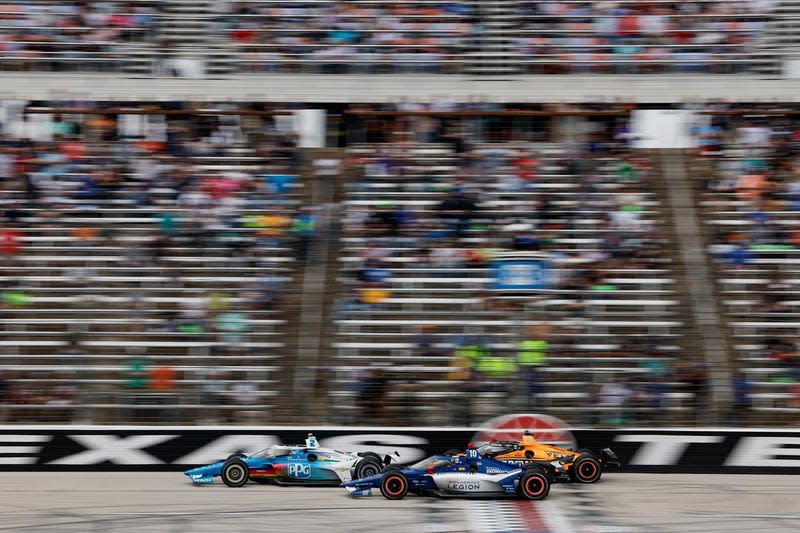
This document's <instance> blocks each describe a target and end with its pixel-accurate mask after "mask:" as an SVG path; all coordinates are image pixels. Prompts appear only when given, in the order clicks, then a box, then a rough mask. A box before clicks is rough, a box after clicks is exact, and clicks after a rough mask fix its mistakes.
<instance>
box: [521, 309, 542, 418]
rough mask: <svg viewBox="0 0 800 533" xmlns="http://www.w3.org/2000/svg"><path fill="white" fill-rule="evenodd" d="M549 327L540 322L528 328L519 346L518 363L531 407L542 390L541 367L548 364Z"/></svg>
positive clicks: (527, 401) (528, 403)
mask: <svg viewBox="0 0 800 533" xmlns="http://www.w3.org/2000/svg"><path fill="white" fill-rule="evenodd" d="M548 334H549V327H548V325H547V324H539V325H537V326H531V327H529V328H528V332H527V335H526V337H525V339H523V340H522V341H520V343H519V346H518V348H517V364H518V365H519V367H520V373H521V374H522V379H523V383H524V387H525V388H524V392H525V398H526V403H527V405H528V407H531V406H532V405H533V403H534V401H535V398H536V395H537V394H539V393H540V392H541V385H540V382H541V381H542V374H541V368H542V367H543V366H544V365H546V364H547V354H548V350H549V348H550V344H549V343H548V341H547V337H548Z"/></svg>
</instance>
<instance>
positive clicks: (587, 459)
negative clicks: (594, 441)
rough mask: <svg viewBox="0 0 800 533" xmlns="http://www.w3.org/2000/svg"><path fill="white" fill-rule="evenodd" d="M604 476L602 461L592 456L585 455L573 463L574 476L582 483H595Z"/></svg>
mask: <svg viewBox="0 0 800 533" xmlns="http://www.w3.org/2000/svg"><path fill="white" fill-rule="evenodd" d="M601 475H603V468H602V466H600V461H598V460H597V459H595V458H594V456H592V455H588V454H583V455H580V456H579V457H578V459H577V460H576V461H575V462H574V463H572V476H573V478H574V479H575V480H576V481H580V482H581V483H594V482H595V481H597V480H598V479H600V476H601Z"/></svg>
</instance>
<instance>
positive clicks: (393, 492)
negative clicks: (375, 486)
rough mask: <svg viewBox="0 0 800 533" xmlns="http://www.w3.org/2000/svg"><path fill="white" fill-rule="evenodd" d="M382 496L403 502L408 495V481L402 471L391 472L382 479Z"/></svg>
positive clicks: (386, 473)
mask: <svg viewBox="0 0 800 533" xmlns="http://www.w3.org/2000/svg"><path fill="white" fill-rule="evenodd" d="M381 494H383V497H384V498H386V499H387V500H402V499H403V498H405V496H406V494H408V479H407V478H406V476H405V475H404V474H403V473H402V472H401V471H400V470H397V469H395V470H389V471H388V472H385V473H384V474H383V477H381Z"/></svg>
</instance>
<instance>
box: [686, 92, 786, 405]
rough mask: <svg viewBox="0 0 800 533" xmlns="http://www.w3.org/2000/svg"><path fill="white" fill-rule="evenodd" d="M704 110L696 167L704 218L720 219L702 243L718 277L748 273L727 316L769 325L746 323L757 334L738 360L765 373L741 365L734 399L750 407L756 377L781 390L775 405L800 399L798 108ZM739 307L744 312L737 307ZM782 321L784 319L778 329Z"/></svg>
mask: <svg viewBox="0 0 800 533" xmlns="http://www.w3.org/2000/svg"><path fill="white" fill-rule="evenodd" d="M748 107H752V106H748ZM708 111H712V112H716V113H719V114H715V115H711V116H706V118H705V120H704V121H703V123H702V125H701V126H698V127H697V128H696V133H697V138H698V146H697V149H696V152H697V154H696V155H697V159H698V162H699V163H698V164H699V167H698V168H699V169H702V173H703V174H702V175H703V177H704V180H703V182H704V183H703V185H704V188H705V198H706V202H707V204H708V205H709V208H708V209H709V214H708V217H709V219H710V220H711V221H712V223H713V222H714V221H715V220H718V219H721V218H723V217H724V218H725V220H722V222H725V223H724V224H715V225H714V226H713V227H714V231H713V233H712V236H711V242H710V244H709V251H710V253H711V254H712V255H713V256H714V258H715V259H716V264H717V265H718V267H719V274H718V275H719V276H720V278H723V279H731V278H733V277H745V278H749V279H751V280H754V281H753V282H752V283H751V284H749V285H748V286H747V288H746V291H740V292H742V293H744V294H743V295H741V296H738V298H744V299H743V300H742V302H743V303H746V304H747V305H746V307H745V308H744V311H742V310H737V309H735V308H731V309H730V311H731V312H733V313H734V315H733V320H741V319H742V316H746V318H747V319H748V320H750V321H759V320H761V321H764V322H769V323H772V324H773V325H774V326H775V327H774V329H771V330H769V331H765V330H757V331H754V333H755V334H756V335H757V336H756V338H755V339H754V340H755V341H757V342H755V343H749V344H748V345H745V346H746V349H745V350H744V351H740V352H739V355H740V356H741V357H743V358H744V359H745V360H746V361H747V362H744V361H743V362H742V363H740V364H741V365H744V366H747V367H749V368H751V369H752V368H757V367H760V368H761V370H762V371H766V373H765V374H763V375H759V374H757V375H752V374H751V375H748V374H747V373H746V372H744V373H742V375H741V376H740V377H739V378H738V379H737V380H736V384H737V391H736V392H737V405H738V406H739V407H740V408H743V407H747V408H748V409H749V408H750V407H752V403H753V402H752V401H751V399H750V398H749V396H748V395H749V394H751V393H756V392H757V390H756V384H757V383H758V382H760V385H762V386H763V385H764V384H767V385H768V386H771V388H770V389H769V390H771V391H775V392H777V391H780V390H785V392H787V395H786V396H785V398H783V399H782V400H780V401H778V402H777V404H778V405H779V406H780V407H800V355H799V354H800V351H799V350H798V345H797V341H796V339H794V338H793V337H792V333H793V329H791V328H790V327H789V324H790V323H791V321H793V320H794V319H795V317H796V312H797V308H796V303H797V295H796V292H795V290H796V286H795V285H794V282H795V281H796V271H795V269H794V268H793V263H794V260H795V257H796V255H795V254H796V253H797V251H798V250H800V231H798V230H797V228H796V226H795V224H794V222H795V220H796V217H797V213H798V211H800V164H799V160H798V156H800V122H798V120H797V117H798V115H797V114H796V111H795V110H793V109H790V108H782V107H779V106H769V105H766V106H755V109H752V110H751V112H744V111H738V112H737V106H733V105H730V104H725V103H717V104H715V105H713V106H711V107H710V108H709V109H708ZM759 111H762V112H766V113H765V114H760V113H759ZM721 213H724V215H723V214H721ZM724 283H725V282H724V281H723V285H724ZM723 288H724V287H723ZM725 298H728V299H730V298H732V296H730V295H726V296H725ZM741 312H744V315H742V314H737V313H741ZM783 322H788V323H789V324H787V327H786V328H784V329H782V328H780V325H781V323H783ZM758 335H760V337H759V336H758ZM762 390H763V389H762Z"/></svg>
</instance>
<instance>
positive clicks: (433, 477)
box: [342, 448, 552, 500]
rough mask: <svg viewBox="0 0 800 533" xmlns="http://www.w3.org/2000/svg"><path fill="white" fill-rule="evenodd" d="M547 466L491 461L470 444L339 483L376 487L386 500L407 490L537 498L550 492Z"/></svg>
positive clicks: (360, 490)
mask: <svg viewBox="0 0 800 533" xmlns="http://www.w3.org/2000/svg"><path fill="white" fill-rule="evenodd" d="M550 470H551V469H550V467H549V466H548V465H547V464H537V463H534V464H531V465H528V466H525V467H518V466H513V465H510V464H508V463H503V462H501V461H495V460H494V459H490V458H487V457H481V456H480V454H479V453H478V450H477V449H475V448H471V449H468V450H467V453H466V454H465V455H433V456H431V457H428V458H427V459H424V460H422V461H420V462H419V463H416V464H413V465H411V466H407V467H399V466H395V465H389V466H387V467H386V468H384V470H383V471H382V472H381V473H379V474H375V475H372V476H369V477H364V478H360V479H355V480H352V481H348V482H346V483H342V486H343V487H344V488H345V489H347V491H348V492H349V493H350V494H351V495H352V496H369V495H371V494H372V489H375V488H377V489H380V491H381V494H383V496H384V497H385V498H387V499H389V500H400V499H402V498H404V497H405V496H406V495H407V494H408V493H411V494H418V495H421V496H440V497H447V496H460V497H473V498H474V497H484V498H485V497H519V498H524V499H529V500H541V499H544V498H545V497H547V495H548V494H549V493H550V483H551V480H552V473H551V472H550Z"/></svg>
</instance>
